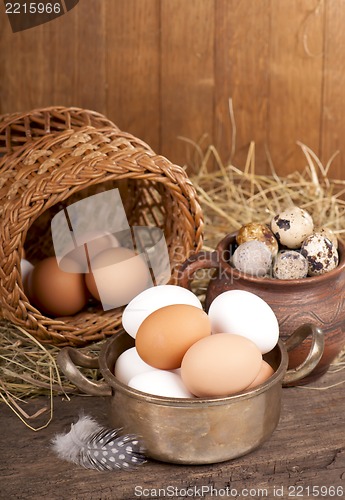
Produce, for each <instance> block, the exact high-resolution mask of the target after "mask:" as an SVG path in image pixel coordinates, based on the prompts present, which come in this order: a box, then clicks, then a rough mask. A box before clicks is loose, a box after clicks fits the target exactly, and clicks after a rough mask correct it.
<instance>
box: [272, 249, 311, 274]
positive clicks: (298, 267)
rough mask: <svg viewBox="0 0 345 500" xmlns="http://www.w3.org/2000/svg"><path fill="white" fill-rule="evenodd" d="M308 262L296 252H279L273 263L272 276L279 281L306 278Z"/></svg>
mask: <svg viewBox="0 0 345 500" xmlns="http://www.w3.org/2000/svg"><path fill="white" fill-rule="evenodd" d="M307 274H308V261H307V259H306V258H305V257H303V255H302V254H300V253H299V252H296V250H281V251H280V252H278V255H277V257H276V258H275V259H274V262H273V276H274V277H275V278H278V279H280V280H297V279H300V278H306V277H307Z"/></svg>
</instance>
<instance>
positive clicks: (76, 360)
mask: <svg viewBox="0 0 345 500" xmlns="http://www.w3.org/2000/svg"><path fill="white" fill-rule="evenodd" d="M56 362H57V364H58V366H59V367H60V368H61V370H62V372H63V373H64V375H66V377H67V378H68V380H70V381H71V382H72V383H73V384H74V385H76V386H77V387H78V389H80V390H81V391H83V392H85V393H86V394H89V395H90V396H111V388H110V387H109V385H108V384H106V383H105V382H92V380H89V379H88V378H87V377H85V375H83V374H82V373H81V372H80V371H79V370H78V366H80V367H83V368H99V363H98V358H95V357H91V356H87V355H86V354H83V353H81V352H80V351H78V349H75V348H73V347H64V348H63V349H61V351H60V352H59V353H58V355H57V357H56Z"/></svg>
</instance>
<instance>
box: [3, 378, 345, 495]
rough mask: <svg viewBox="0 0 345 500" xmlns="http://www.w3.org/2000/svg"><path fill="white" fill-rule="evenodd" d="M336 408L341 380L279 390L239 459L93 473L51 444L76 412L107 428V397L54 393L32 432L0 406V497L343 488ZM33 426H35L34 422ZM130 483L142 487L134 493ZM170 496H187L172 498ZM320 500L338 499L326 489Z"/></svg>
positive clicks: (340, 421) (342, 427)
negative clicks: (278, 399)
mask: <svg viewBox="0 0 345 500" xmlns="http://www.w3.org/2000/svg"><path fill="white" fill-rule="evenodd" d="M343 378H344V375H343V374H342V373H341V372H340V373H337V374H334V375H331V374H327V375H325V376H324V377H323V379H322V380H320V381H319V382H318V384H317V386H323V387H327V386H328V385H331V384H335V383H339V382H341V381H343ZM315 386H316V385H314V387H315ZM308 387H310V386H308ZM43 404H47V401H46V400H43V401H42V400H36V401H34V402H30V403H29V404H28V405H27V406H26V411H28V412H34V411H35V410H36V409H38V408H39V407H42V406H43ZM343 407H344V405H343V386H341V385H339V386H337V387H333V388H331V389H327V390H324V391H316V390H311V389H301V388H289V389H284V390H283V401H282V410H281V419H280V423H279V425H278V427H277V429H276V430H275V432H274V433H273V435H272V437H271V438H270V439H269V440H268V441H267V442H266V443H265V444H264V445H263V446H261V447H260V448H259V449H258V450H256V451H254V452H252V453H250V454H248V455H246V456H244V457H242V458H238V459H236V460H232V461H230V462H224V463H220V464H212V465H198V466H181V465H179V466H178V465H171V464H164V463H160V462H154V461H149V462H148V463H146V464H145V465H144V466H142V467H140V468H139V469H138V470H137V471H136V472H133V473H128V472H126V471H124V472H123V471H119V472H114V473H100V472H96V471H91V470H90V471H88V470H84V469H81V468H79V467H78V466H76V465H71V464H69V463H68V462H64V461H61V460H59V459H58V458H57V457H56V456H55V455H54V453H53V452H52V450H51V448H50V441H51V439H52V438H53V436H54V435H55V434H56V433H60V432H67V430H69V428H70V424H71V423H72V422H75V421H76V420H77V418H78V415H79V413H80V411H81V410H82V409H83V410H84V412H85V413H86V414H88V415H92V416H94V417H95V418H96V419H97V420H98V421H99V422H100V423H104V424H105V425H106V424H107V411H108V401H107V400H106V399H102V398H95V397H77V396H74V397H72V399H71V401H70V402H68V401H66V400H63V399H61V398H58V397H56V398H55V409H54V418H53V421H52V423H51V424H50V425H49V426H48V427H47V428H46V429H44V430H42V431H39V432H37V433H34V432H32V431H30V430H29V429H27V428H26V427H25V426H24V425H23V424H22V423H21V422H20V421H19V419H18V418H17V417H15V416H14V414H13V413H12V412H11V411H10V410H9V409H8V408H7V407H4V404H3V403H0V435H1V439H0V456H1V460H0V474H1V493H0V496H1V498H4V499H5V498H11V499H12V498H25V500H31V499H32V500H40V499H44V498H49V500H55V499H61V500H62V499H63V500H64V499H66V498H68V499H71V500H74V499H78V500H79V499H83V500H107V499H112V500H114V499H116V500H133V499H134V498H149V499H153V498H164V497H163V495H158V494H156V495H155V496H154V493H151V494H147V491H148V490H151V491H153V490H155V489H156V491H157V490H158V488H163V489H164V488H165V489H166V488H167V487H168V486H170V487H171V488H177V490H178V491H179V490H181V489H182V488H202V487H203V486H204V487H208V488H211V487H213V488H215V489H219V490H224V489H225V488H226V487H231V488H232V490H233V491H234V490H237V491H238V492H239V493H240V492H241V491H242V489H244V488H248V489H254V490H256V492H257V495H254V494H253V495H252V496H250V497H249V496H248V495H247V497H248V498H258V499H259V498H270V499H273V498H276V496H275V495H274V493H273V492H274V488H280V489H281V488H283V489H284V497H281V498H290V497H291V495H290V496H288V494H289V493H292V492H293V489H292V488H293V487H294V486H297V485H299V486H300V487H302V488H303V489H304V495H303V496H302V498H309V497H308V496H307V494H306V491H307V490H306V488H307V487H308V486H309V488H312V487H313V486H321V485H323V486H325V487H327V488H329V487H331V486H334V487H337V486H340V487H343V488H344V487H345V484H344V468H345V442H344V434H345V423H344V418H343V409H344V408H343ZM42 421H43V420H42ZM34 423H35V424H36V425H37V424H38V422H37V421H36V422H34ZM136 486H137V488H141V490H140V489H139V490H138V489H137V490H135V487H136ZM144 488H147V489H148V490H146V495H145V496H144V495H141V496H140V495H139V494H136V493H135V492H137V493H138V492H140V491H143V489H144ZM259 488H260V489H261V490H262V491H261V493H259V492H258V490H259ZM289 488H290V490H289ZM265 490H267V494H266V495H264V493H265ZM223 497H224V495H223ZM233 497H234V496H233ZM242 497H243V498H244V496H242ZM242 497H241V496H239V495H238V496H237V498H242ZM300 497H301V496H300ZM174 498H177V499H182V498H186V496H185V495H176V496H174ZM187 498H191V495H190V494H189V497H187ZM193 498H198V496H194V497H193ZM202 498H205V499H211V498H215V494H213V496H211V494H210V493H206V492H205V495H204V496H203V497H202ZM234 498H235V497H234ZM277 498H278V497H277ZM323 498H343V496H333V495H331V494H330V495H329V496H323Z"/></svg>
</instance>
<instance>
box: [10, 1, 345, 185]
mask: <svg viewBox="0 0 345 500" xmlns="http://www.w3.org/2000/svg"><path fill="white" fill-rule="evenodd" d="M230 98H231V99H232V102H233V109H234V116H235V123H236V142H235V144H232V135H233V129H232V127H231V121H230V114H229V99H230ZM55 104H56V105H73V106H80V107H85V108H89V109H94V110H97V111H100V112H102V113H105V114H106V115H107V116H108V117H109V118H111V119H112V120H113V121H115V122H116V123H117V124H118V125H119V126H120V128H122V129H124V130H127V131H129V132H132V133H133V134H135V135H137V136H138V137H140V138H142V139H144V140H146V141H147V142H148V143H149V144H150V145H151V146H152V147H153V148H154V149H155V150H156V152H158V153H161V154H164V155H166V156H167V157H168V158H169V159H170V160H172V161H174V162H176V163H178V164H182V165H185V164H188V165H191V166H194V167H195V168H197V166H198V164H200V161H199V162H198V156H197V154H196V149H195V147H194V146H192V145H191V144H190V143H189V142H187V141H186V140H182V139H181V137H184V138H185V139H187V140H188V141H194V142H199V141H200V140H201V147H202V149H204V148H206V147H207V145H209V144H211V143H212V144H214V145H215V146H216V148H217V149H218V151H219V153H220V155H221V157H222V159H223V161H225V162H226V161H228V159H229V158H230V154H231V151H232V149H233V148H234V146H236V148H235V155H234V156H233V162H234V163H235V164H236V165H238V166H240V167H243V166H244V162H245V158H246V156H247V153H248V148H249V144H250V141H255V150H256V169H257V171H260V172H262V173H265V172H268V171H269V167H268V162H267V151H269V153H270V155H271V157H272V161H273V163H274V166H275V168H276V169H277V171H278V173H279V174H280V175H285V174H286V173H288V172H290V171H293V170H295V169H299V170H301V169H303V168H304V166H305V164H306V161H305V157H304V155H303V153H302V151H301V149H300V147H299V146H298V145H297V141H301V142H303V143H304V144H306V145H307V146H309V147H310V148H311V149H313V151H314V152H315V153H316V154H317V155H318V156H319V157H320V158H321V160H322V161H323V162H324V163H327V161H328V159H329V158H330V157H331V156H332V154H333V153H335V152H336V151H338V150H339V152H340V153H339V155H338V156H337V157H336V159H335V160H334V162H333V164H332V168H331V171H330V176H331V177H337V178H345V169H344V162H345V144H344V141H343V137H345V1H344V0H304V1H303V2H302V1H300V0H259V1H258V0H188V1H186V0H102V1H95V0H80V3H79V4H78V5H77V6H76V7H75V8H74V9H73V10H71V11H70V12H69V13H67V14H66V15H64V16H62V17H61V18H58V19H56V20H54V21H51V22H49V23H48V24H45V25H41V26H38V27H36V28H33V29H30V30H27V31H23V32H19V33H15V34H13V33H12V31H11V28H10V24H9V21H8V19H7V17H6V15H5V9H4V5H3V2H1V3H0V113H9V112H14V111H18V110H29V109H32V108H36V107H42V106H49V105H55Z"/></svg>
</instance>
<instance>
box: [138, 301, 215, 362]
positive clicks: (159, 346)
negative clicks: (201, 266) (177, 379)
mask: <svg viewBox="0 0 345 500" xmlns="http://www.w3.org/2000/svg"><path fill="white" fill-rule="evenodd" d="M210 334H211V323H210V320H209V318H208V316H207V314H206V313H205V312H204V311H203V310H202V309H199V308H198V307H195V306H190V305H186V304H174V305H170V306H165V307H162V308H161V309H157V310H156V311H154V312H153V313H151V314H150V315H149V316H147V318H146V319H145V320H144V321H143V322H142V324H141V325H140V327H139V330H138V333H137V336H136V340H135V345H136V348H137V351H138V354H139V356H140V357H141V359H142V360H143V361H145V363H147V364H149V365H151V366H154V367H155V368H160V369H163V370H174V369H176V368H179V367H180V366H181V361H182V358H183V356H184V355H185V353H186V351H187V350H188V349H189V347H190V346H191V345H193V344H194V343H195V342H197V341H198V340H200V339H201V338H203V337H207V336H209V335H210Z"/></svg>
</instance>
